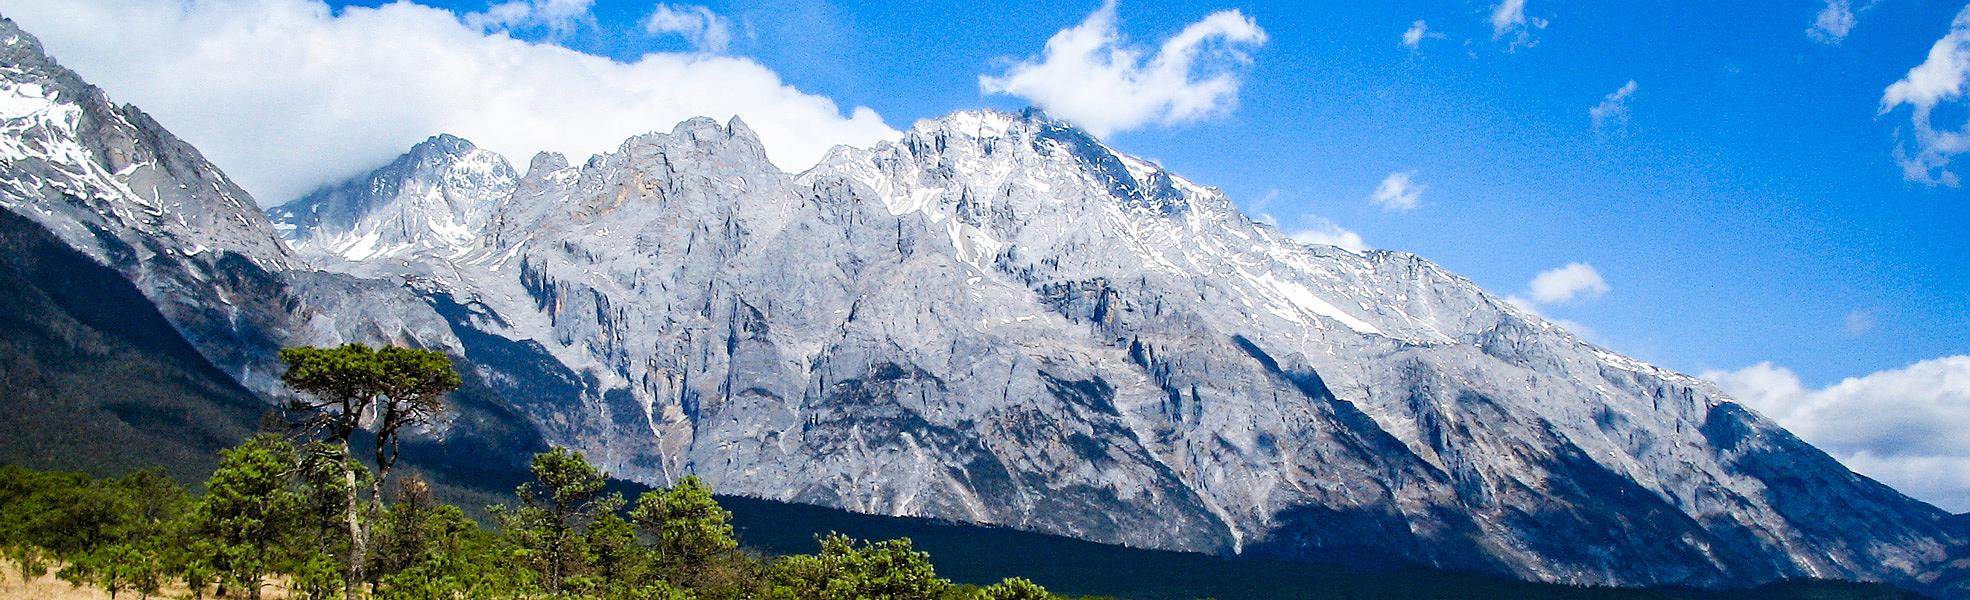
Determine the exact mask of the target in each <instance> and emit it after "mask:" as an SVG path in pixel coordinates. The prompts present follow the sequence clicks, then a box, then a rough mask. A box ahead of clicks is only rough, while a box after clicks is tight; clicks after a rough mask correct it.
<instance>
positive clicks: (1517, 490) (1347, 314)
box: [297, 112, 1960, 585]
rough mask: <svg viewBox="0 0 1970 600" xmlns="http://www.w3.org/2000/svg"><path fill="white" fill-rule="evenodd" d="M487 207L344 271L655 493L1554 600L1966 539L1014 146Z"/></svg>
mask: <svg viewBox="0 0 1970 600" xmlns="http://www.w3.org/2000/svg"><path fill="white" fill-rule="evenodd" d="M415 185H417V184H405V187H407V188H408V187H415ZM487 203H491V204H493V205H495V206H496V208H495V209H494V210H493V212H492V217H491V218H490V220H489V222H488V224H487V227H486V230H485V231H484V232H483V233H482V234H480V236H479V238H478V240H479V243H478V246H477V247H476V248H475V249H473V250H471V251H467V252H463V253H458V254H454V255H445V256H438V255H435V254H426V255H424V256H423V258H421V259H419V260H411V261H402V260H393V261H357V262H358V263H359V264H360V265H361V266H349V267H341V268H347V269H350V270H351V271H352V272H370V273H376V272H379V271H377V270H381V271H392V272H395V273H396V274H397V275H399V276H406V277H410V278H413V279H416V280H419V281H423V282H425V284H426V285H428V286H430V289H432V290H443V291H444V293H446V294H447V295H450V296H452V297H457V298H467V299H470V300H471V301H472V302H473V303H474V306H475V307H477V309H478V310H479V311H481V312H479V313H477V315H478V316H476V317H475V325H476V326H478V327H481V328H482V330H483V331H485V332H486V333H488V334H490V335H492V336H495V337H499V338H505V339H515V340H533V341H535V342H538V343H539V344H540V347H541V349H542V351H544V352H546V353H547V354H550V355H552V356H553V357H554V360H555V362H558V363H559V364H562V365H566V366H567V368H568V369H569V371H570V372H571V373H575V374H578V375H575V376H571V377H570V378H569V381H570V385H568V386H566V387H564V388H562V389H563V391H564V393H566V394H569V396H564V397H561V398H541V399H538V400H536V402H537V403H535V404H528V400H529V399H521V400H520V402H521V403H522V404H523V405H525V406H531V407H532V410H533V411H534V412H533V413H531V414H533V416H534V418H535V419H536V420H537V421H538V422H541V423H544V424H547V427H548V430H549V431H550V432H553V433H552V434H553V435H555V436H556V437H557V438H558V439H559V440H560V441H562V442H564V443H569V444H573V445H577V446H581V447H584V448H588V449H590V450H591V451H592V452H593V453H595V454H598V455H600V456H601V457H603V459H604V460H605V461H606V462H608V463H609V464H610V466H611V467H612V468H614V469H615V470H617V471H618V472H621V473H626V474H629V475H631V476H633V477H637V478H641V479H645V480H649V481H656V482H662V481H667V480H670V479H673V478H675V477H678V476H680V475H681V474H683V473H687V472H690V473H697V474H699V475H701V476H703V477H705V478H706V479H708V480H709V481H711V482H713V483H714V484H715V485H717V486H719V488H720V489H723V490H726V491H729V492H733V493H739V494H745V495H751V496H758V497H764V498H771V499H778V500H791V501H798V502H811V503H819V504H826V505H831V506H840V507H846V508H851V509H854V510H860V511H866V512H876V513H884V514H899V515H916V516H934V517H942V518H951V519H960V520H967V521H974V522H984V523H1000V524H1006V525H1010V526H1014V527H1019V528H1025V529H1032V530H1038V531H1045V532H1050V533H1059V534H1063V535H1071V536H1076V537H1081V538H1086V539H1093V540H1098V541H1105V542H1113V543H1123V544H1130V545H1137V546H1149V547H1158V548H1173V549H1185V550H1201V551H1214V552H1246V553H1255V554H1266V555H1277V556H1287V557H1301V558H1305V557H1323V556H1324V557H1334V558H1347V559H1350V560H1359V559H1362V558H1363V557H1379V558H1382V559H1386V560H1392V561H1403V562H1419V563H1424V564H1433V565H1439V566H1450V567H1458V568H1468V569H1479V570H1487V571H1501V572H1508V573H1512V574H1515V575H1519V576H1522V577H1528V578H1533V579H1541V580H1549V581H1562V582H1569V583H1618V584H1640V583H1685V584H1698V585H1718V584H1728V583H1738V582H1750V581H1763V580H1770V579H1776V578H1785V577H1829V578H1857V579H1877V578H1885V579H1891V580H1898V581H1914V579H1913V578H1919V577H1920V576H1921V575H1920V574H1923V573H1927V572H1928V569H1930V566H1931V565H1935V564H1937V563H1938V562H1939V561H1942V560H1943V559H1944V558H1945V556H1946V554H1947V552H1948V549H1949V548H1950V547H1952V546H1953V545H1956V544H1958V543H1959V540H1960V538H1959V537H1958V535H1959V534H1958V533H1957V527H1956V526H1955V525H1951V524H1949V523H1946V522H1945V521H1946V519H1947V515H1944V514H1943V513H1941V512H1940V511H1937V510H1935V509H1933V508H1931V507H1928V506H1926V505H1923V504H1921V503H1919V502H1915V501H1912V500H1908V499H1906V498H1903V497H1901V496H1900V495H1899V494H1896V493H1894V492H1893V491H1891V490H1889V489H1887V488H1885V487H1882V486H1880V485H1878V484H1875V483H1874V482H1872V481H1868V480H1866V479H1864V478H1861V477H1858V476H1855V475H1853V474H1852V473H1850V472H1848V471H1847V470H1846V469H1844V468H1842V467H1840V466H1839V465H1838V464H1837V463H1835V462H1834V461H1832V460H1831V459H1829V458H1827V457H1826V456H1825V455H1824V454H1821V453H1819V452H1818V451H1816V450H1814V449H1812V448H1810V447H1809V446H1806V445H1805V444H1803V443H1800V442H1799V441H1797V440H1796V439H1795V438H1793V437H1791V436H1790V435H1789V434H1787V433H1786V432H1784V431H1783V430H1780V429H1779V428H1777V427H1775V426H1774V425H1772V424H1771V423H1770V422H1768V421H1766V420H1764V419H1762V418H1761V417H1758V416H1757V415H1755V414H1752V413H1750V412H1749V411H1745V410H1743V409H1741V408H1738V407H1737V406H1736V405H1734V404H1731V403H1730V402H1729V401H1728V400H1727V399H1726V398H1723V397H1722V396H1721V395H1720V394H1719V393H1718V392H1717V391H1716V390H1715V389H1713V388H1712V387H1710V386H1709V385H1708V384H1705V383H1704V382H1701V381H1699V380H1696V379H1693V378H1690V377H1686V376H1682V375H1679V374H1675V373H1670V372H1667V371H1663V370H1660V369H1656V368H1653V367H1650V366H1648V365H1645V364H1641V363H1639V362H1636V361H1634V360H1631V359H1627V358H1625V357H1621V356H1618V355H1616V354H1613V353H1611V352H1608V351H1606V350H1604V349H1601V348H1597V347H1594V346H1592V345H1590V344H1587V343H1585V342H1583V341H1581V340H1579V339H1578V338H1576V337H1574V336H1572V335H1569V334H1567V333H1566V332H1565V331H1563V330H1561V329H1558V328H1556V327H1554V326H1553V325H1551V324H1550V323H1547V322H1545V321H1543V320H1540V319H1539V318H1537V317H1536V316H1533V315H1530V314H1527V313H1525V312H1523V311H1520V310H1518V309H1515V308H1513V307H1512V306H1511V305H1509V304H1508V303H1505V302H1503V301H1502V300H1501V299H1499V298H1497V297H1495V296H1492V295H1490V294H1488V293H1485V292H1484V291H1483V290H1481V289H1480V288H1478V287H1477V286H1476V285H1474V284H1472V283H1471V282H1469V281H1467V280H1464V279H1462V278H1459V277H1456V276H1455V275H1452V274H1450V273H1447V272H1445V271H1444V270H1443V269H1442V268H1440V267H1438V266H1436V265H1434V264H1432V263H1430V262H1428V261H1426V260H1423V259H1421V258H1419V257H1416V256H1414V255H1409V254H1404V253H1395V252H1369V253H1362V254H1357V253H1351V252H1348V251H1345V250H1341V249H1337V248H1332V247H1325V246H1307V245H1302V244H1299V243H1296V242H1293V241H1291V240H1288V239H1286V238H1285V237H1283V236H1281V235H1280V234H1279V233H1278V232H1277V231H1274V230H1272V229H1271V228H1269V227H1266V226H1263V225H1258V224H1254V223H1253V222H1252V221H1251V220H1250V219H1247V218H1246V217H1244V216H1243V215H1241V214H1239V213H1238V211H1237V210H1236V209H1235V208H1234V207H1233V205H1232V204H1231V203H1230V202H1229V201H1228V200H1227V199H1226V198H1225V197H1224V196H1223V195H1222V194H1220V193H1218V192H1217V191H1215V190H1212V189H1209V188H1206V187H1203V186H1200V185H1197V184H1195V183H1192V182H1189V181H1187V180H1184V179H1183V178H1181V177H1178V176H1176V175H1173V174H1170V173H1168V172H1165V171H1163V170H1162V169H1160V168H1158V167H1156V166H1155V165H1153V164H1150V163H1148V162H1145V161H1142V160H1139V159H1136V158H1133V157H1130V156H1127V155H1125V154H1121V153H1118V152H1115V151H1113V150H1112V149H1110V148H1108V147H1106V146H1104V145H1102V144H1101V143H1100V142H1099V141H1097V140H1095V139H1093V138H1091V137H1089V136H1088V135H1086V134H1085V133H1083V132H1081V131H1079V130H1076V129H1074V128H1072V127H1071V126H1068V125H1066V124H1063V123H1060V122H1056V121H1053V120H1050V119H1048V118H1046V117H1045V116H1043V115H1039V114H1034V113H1027V114H1005V113H996V112H976V113H959V114H955V115H952V116H950V117H946V118H944V119H939V120H934V121H928V122H925V123H921V124H919V125H918V127H916V128H915V129H913V130H912V131H910V132H909V133H908V134H906V135H905V137H904V139H903V140H901V141H900V142H897V143H894V144H885V145H881V146H878V147H875V148H871V149H847V148H844V149H841V150H838V151H837V152H835V153H834V154H833V155H831V156H829V157H828V158H827V159H826V160H824V161H823V162H822V163H821V164H820V165H818V166H816V167H814V168H813V169H810V170H809V171H807V172H805V173H802V174H799V175H797V176H789V175H787V174H783V173H780V172H779V171H777V170H775V169H774V168H773V167H772V166H771V165H770V164H769V163H768V162H767V161H766V160H765V158H764V155H763V152H762V150H761V148H760V145H759V143H758V141H757V140H756V139H755V138H754V136H753V135H752V133H751V132H750V131H748V130H747V129H746V128H745V126H744V124H743V123H739V122H737V121H734V122H732V123H730V124H727V125H723V126H721V125H719V124H717V123H715V122H712V121H706V120H696V121H691V122H687V123H684V124H682V125H679V126H678V127H677V128H676V129H675V130H673V131H671V132H670V133H668V134H650V135H645V136H639V137H637V138H633V139H631V140H629V141H628V142H625V144H624V145H623V146H622V147H621V148H620V149H619V150H618V151H617V152H615V153H612V154H607V155H602V156H598V157H595V158H593V159H591V160H590V161H588V162H587V163H586V164H584V165H581V166H579V167H575V166H570V165H569V163H568V162H567V161H566V160H565V159H563V158H562V157H559V156H554V155H542V156H539V157H536V158H535V159H534V160H533V161H532V164H531V165H530V167H529V168H528V171H527V174H526V175H525V176H524V177H522V178H521V179H520V180H519V182H518V183H517V184H516V185H515V187H514V191H513V193H511V194H510V195H508V196H506V197H503V198H493V199H482V200H481V201H479V202H476V203H475V204H478V205H484V204H487ZM297 230H298V229H297ZM339 234H340V233H339V232H335V231H330V232H327V234H326V235H339ZM317 235H322V234H317ZM434 235H441V234H434ZM411 243H413V244H419V243H425V242H411ZM344 263H346V261H344ZM365 270H367V271H365ZM573 398H579V399H578V400H574V399H573ZM1883 540H1894V541H1893V542H1892V543H1884V542H1883Z"/></svg>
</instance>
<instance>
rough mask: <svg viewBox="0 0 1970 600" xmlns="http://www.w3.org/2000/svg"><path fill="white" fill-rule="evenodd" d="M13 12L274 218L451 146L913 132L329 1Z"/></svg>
mask: <svg viewBox="0 0 1970 600" xmlns="http://www.w3.org/2000/svg"><path fill="white" fill-rule="evenodd" d="M586 5H587V2H585V1H574V2H569V1H565V0H562V1H547V2H536V3H529V4H526V6H527V7H528V8H527V10H529V11H533V12H531V13H529V14H533V15H535V16H532V17H527V19H528V20H524V21H510V20H508V21H501V22H504V23H509V24H510V23H519V22H528V23H536V25H534V26H540V27H552V26H554V25H553V24H555V23H562V24H566V23H578V22H582V19H584V18H587V17H583V16H580V15H575V14H573V13H571V12H569V11H572V10H573V7H585V6H586ZM502 6H504V5H502ZM0 9H4V10H5V12H6V14H7V16H8V17H11V18H14V19H16V20H18V21H20V22H21V24H22V25H23V26H24V27H25V28H27V29H28V30H29V31H33V32H35V34H36V35H37V36H39V37H40V38H41V40H42V41H43V42H44V43H46V44H47V46H48V48H49V49H50V51H51V53H52V54H54V55H55V56H57V57H59V58H60V60H61V61H62V63H63V64H65V65H68V66H69V67H71V68H74V69H75V70H76V71H78V72H80V73H81V74H82V75H83V76H84V77H87V78H89V79H90V80H92V81H94V82H95V83H96V84H97V85H101V86H103V87H104V88H106V89H107V90H108V91H109V93H110V94H112V95H114V96H115V97H116V98H117V99H118V100H120V101H126V102H132V103H135V104H137V105H139V106H142V107H143V108H144V110H145V111H148V112H150V113H151V114H153V115H156V116H157V118H158V120H159V121H161V122H163V123H165V124H166V125H167V126H169V127H171V129H172V131H174V132H176V133H178V134H179V135H180V136H183V137H184V138H186V139H187V140H189V141H191V142H192V143H193V144H195V145H197V146H198V147H199V149H200V150H202V151H203V152H205V154H206V156H208V157H210V158H211V159H212V160H213V161H214V162H215V163H217V164H219V165H220V167H222V168H224V169H226V172H227V173H228V174H230V175H232V176H233V177H235V178H236V179H238V180H239V181H240V183H241V184H242V185H243V186H244V187H246V189H247V190H248V191H251V192H252V193H253V194H254V195H255V196H257V197H258V198H259V199H260V200H261V201H263V202H267V203H269V204H273V203H279V202H284V201H286V200H288V199H292V198H294V197H295V196H298V195H300V194H302V193H305V192H307V191H308V190H309V189H312V188H313V187H315V186H318V185H321V184H324V183H328V182H330V181H333V180H336V179H340V178H343V177H348V176H353V175H356V174H358V173H361V172H364V171H367V170H368V169H371V168H374V167H376V166H377V165H380V164H382V163H384V162H387V161H388V160H389V159H390V158H391V157H393V156H396V155H397V154H398V153H401V152H403V151H404V150H405V149H406V148H409V147H410V146H411V144H414V143H416V142H418V141H420V140H422V139H424V138H425V137H427V136H430V135H432V134H435V133H452V134H456V135H460V136H463V137H465V138H467V139H470V140H472V141H473V142H474V143H477V144H478V145H479V146H481V147H485V148H489V149H492V150H495V151H498V152H500V153H502V154H505V155H507V156H508V157H509V158H511V159H513V160H515V161H518V162H521V163H522V164H524V161H525V160H526V158H527V157H529V156H532V155H533V153H534V152H537V151H541V150H554V151H559V152H564V153H568V154H571V155H574V156H577V157H581V156H587V155H589V154H593V153H597V152H604V151H609V150H613V149H615V148H616V147H617V146H618V145H620V144H621V143H622V141H623V140H624V139H625V138H627V137H629V136H631V135H635V134H638V133H643V132H647V131H653V130H663V131H668V130H669V129H670V128H671V126H673V125H675V124H676V123H677V122H679V121H682V120H684V119H687V118H691V117H695V116H710V117H714V118H718V119H725V118H727V117H730V116H733V115H738V116H740V117H742V118H744V119H745V120H746V122H747V124H748V125H751V126H752V128H753V129H754V130H755V131H756V132H758V134H759V136H760V138H761V140H763V141H764V142H765V144H766V150H767V153H768V155H769V156H770V157H771V158H772V160H773V161H774V163H775V164H778V165H779V166H781V167H782V168H785V169H788V170H800V169H803V168H806V167H808V166H810V165H812V164H813V163H814V162H815V161H817V160H819V159H820V157H821V156H822V155H823V154H825V153H826V152H827V150H828V149H829V148H831V147H833V146H834V145H836V144H857V145H866V144H870V143H874V142H875V141H877V140H881V139H894V138H895V137H897V136H899V135H900V134H899V133H898V132H897V131H895V130H894V129H892V128H890V127H889V126H888V125H887V124H885V123H884V122H883V120H882V118H881V117H880V116H878V115H877V114H876V113H875V112H874V111H872V110H870V109H867V108H861V107H855V108H852V109H849V110H846V111H844V110H842V108H841V107H839V106H838V105H836V104H835V102H834V101H832V100H830V99H828V98H826V97H822V96H817V95H813V94H808V93H805V92H802V91H800V90H798V89H795V88H793V87H792V86H790V85H788V84H787V83H786V82H784V81H783V80H782V79H781V78H780V76H779V75H778V74H777V73H775V72H774V71H773V70H771V69H768V68H766V67H765V66H763V65H761V64H759V63H758V62H755V61H752V60H749V59H744V58H735V57H726V56H710V55H705V54H697V53H657V54H649V55H645V56H643V57H641V58H638V59H637V60H636V61H634V62H619V61H615V60H611V59H608V58H605V57H601V56H594V55H588V54H582V53H579V52H575V51H572V50H569V49H567V48H564V47H560V46H555V45H551V44H541V43H529V42H525V41H521V40H518V39H515V38H514V37H512V36H510V35H508V34H506V33H503V32H489V31H487V30H486V29H484V28H483V27H484V26H485V24H488V23H492V22H493V21H485V22H484V23H481V24H477V25H475V24H471V23H467V22H466V21H467V19H466V18H464V17H461V16H460V15H458V14H456V13H452V12H449V11H445V10H441V9H436V8H431V7H427V6H421V5H417V4H412V3H407V2H399V3H392V4H386V5H384V6H382V7H379V8H364V7H345V8H340V9H335V10H330V9H329V7H328V6H327V5H325V4H323V3H321V2H320V1H319V0H225V1H195V2H126V1H123V0H64V1H63V2H45V1H33V0H0ZM494 10H499V9H497V8H495V9H494ZM582 14H586V13H585V12H584V13H582ZM487 18H492V17H487ZM501 18H505V17H501Z"/></svg>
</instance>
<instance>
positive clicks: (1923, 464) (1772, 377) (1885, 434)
mask: <svg viewBox="0 0 1970 600" xmlns="http://www.w3.org/2000/svg"><path fill="white" fill-rule="evenodd" d="M1703 377H1704V378H1705V379H1709V380H1711V381H1714V382H1716V383H1717V385H1718V387H1721V388H1723V389H1724V391H1725V392H1726V393H1729V394H1730V395H1731V396H1732V397H1733V398H1735V399H1736V400H1737V401H1738V402H1740V403H1742V404H1744V405H1745V406H1749V407H1751V408H1752V409H1755V410H1757V411H1758V412H1760V413H1762V414H1764V415H1765V416H1767V417H1770V418H1772V420H1774V421H1777V422H1778V424H1779V425H1782V426H1784V427H1785V428H1786V429H1789V430H1791V431H1792V432H1793V433H1794V434H1797V435H1798V436H1799V437H1800V438H1802V439H1804V440H1806V441H1807V442H1810V443H1812V444H1813V445H1814V446H1818V447H1819V448H1820V449H1822V450H1825V451H1827V453H1829V454H1832V455H1833V456H1834V457H1836V458H1839V459H1840V460H1841V462H1843V463H1846V465H1847V467H1848V468H1851V469H1853V470H1855V471H1856V472H1859V473H1861V474H1863V475H1867V476H1869V477H1873V478H1875V479H1878V480H1881V481H1882V482H1884V483H1887V484H1888V485H1891V486H1894V487H1895V488H1896V489H1899V490H1901V491H1902V492H1903V493H1906V494H1909V495H1911V496H1914V497H1916V498H1919V499H1922V500H1926V501H1928V502H1931V503H1934V504H1936V505H1937V506H1940V507H1942V508H1944V509H1946V510H1950V511H1954V512H1963V511H1970V427H1963V426H1962V424H1963V423H1970V356H1951V357H1945V358H1937V359H1932V360H1926V361H1922V362H1919V363H1916V364H1913V365H1909V366H1908V367H1905V368H1902V369H1896V370H1891V371H1882V372H1878V373H1873V374H1870V375H1867V376H1865V377H1856V378H1850V379H1847V380H1844V381H1841V382H1840V383H1838V384H1835V385H1833V386H1830V387H1826V388H1820V389H1813V388H1809V387H1807V386H1806V385H1805V384H1804V383H1803V382H1801V381H1800V379H1799V376H1798V375H1797V374H1795V373H1793V372H1792V370H1790V369H1787V368H1785V367H1782V366H1778V365H1774V364H1772V363H1769V362H1766V363H1759V364H1756V365H1752V366H1749V367H1745V368H1743V369H1739V370H1736V371H1711V372H1707V373H1704V374H1703Z"/></svg>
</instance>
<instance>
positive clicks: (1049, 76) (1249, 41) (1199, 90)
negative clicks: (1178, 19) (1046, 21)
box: [978, 0, 1267, 136]
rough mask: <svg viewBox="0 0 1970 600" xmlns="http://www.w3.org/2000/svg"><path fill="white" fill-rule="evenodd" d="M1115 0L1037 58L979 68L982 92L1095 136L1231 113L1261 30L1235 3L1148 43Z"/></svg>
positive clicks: (1051, 42) (1262, 40)
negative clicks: (1120, 19)
mask: <svg viewBox="0 0 1970 600" xmlns="http://www.w3.org/2000/svg"><path fill="white" fill-rule="evenodd" d="M1115 13H1116V4H1115V0H1108V1H1107V2H1105V3H1103V4H1102V6H1101V8H1100V9H1098V10H1096V11H1095V12H1094V14H1091V15H1088V18H1087V19H1086V20H1084V21H1082V22H1081V24H1079V25H1076V26H1074V27H1071V28H1068V29H1064V30H1061V31H1060V32H1059V33H1056V34H1054V35H1053V37H1052V38H1051V39H1048V40H1047V43H1046V47H1045V49H1044V50H1042V52H1041V54H1040V55H1039V56H1036V57H1031V58H1027V59H1025V60H1022V61H1019V62H1017V63H1014V64H1012V65H1011V66H1010V67H1008V68H1007V69H1006V70H1005V72H1004V73H1001V74H999V75H981V76H979V78H978V87H979V89H980V90H981V91H983V92H984V93H987V94H1006V95H1011V96H1018V97H1020V98H1025V99H1026V100H1028V101H1030V102H1032V103H1034V104H1035V105H1037V106H1039V107H1040V108H1042V109H1045V110H1046V111H1047V112H1049V113H1051V114H1053V116H1056V117H1061V118H1064V119H1067V120H1069V121H1072V122H1074V123H1075V124H1077V125H1080V126H1081V127H1083V128H1086V129H1087V130H1088V131H1089V132H1091V133H1094V134H1095V135H1097V136H1106V135H1109V134H1113V133H1117V132H1122V131H1128V130H1131V129H1137V128H1140V127H1143V126H1146V125H1152V124H1160V125H1177V124H1182V123H1187V122H1192V121H1197V120H1200V119H1204V118H1208V117H1213V116H1217V115H1222V114H1225V113H1227V112H1230V111H1231V110H1232V108H1233V107H1235V106H1236V105H1237V103H1238V90H1239V87H1240V86H1241V85H1242V83H1243V82H1242V79H1241V74H1242V72H1243V67H1244V66H1245V65H1248V64H1250V63H1251V56H1250V55H1249V54H1248V53H1247V51H1248V50H1250V49H1253V48H1256V47H1259V46H1261V45H1263V44H1265V42H1266V39H1267V38H1266V33H1265V30H1263V29H1260V28H1259V26H1258V23H1257V22H1255V21H1253V20H1252V19H1251V18H1250V17H1246V16H1245V15H1244V14H1243V13H1240V12H1238V11H1237V10H1223V11H1218V12H1215V13H1211V14H1210V15H1209V16H1206V17H1204V19H1203V20H1201V21H1197V22H1195V23H1191V24H1190V25H1189V26H1188V27H1185V28H1184V29H1183V31H1180V32H1178V33H1177V34H1176V35H1174V36H1171V37H1170V38H1169V39H1166V40H1163V42H1162V44H1161V45H1160V46H1158V47H1156V48H1154V49H1149V48H1144V47H1141V46H1138V45H1136V44H1134V43H1133V42H1131V41H1130V40H1129V39H1128V38H1127V37H1125V36H1123V35H1122V33H1121V31H1120V30H1119V29H1117V27H1116V14H1115Z"/></svg>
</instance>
